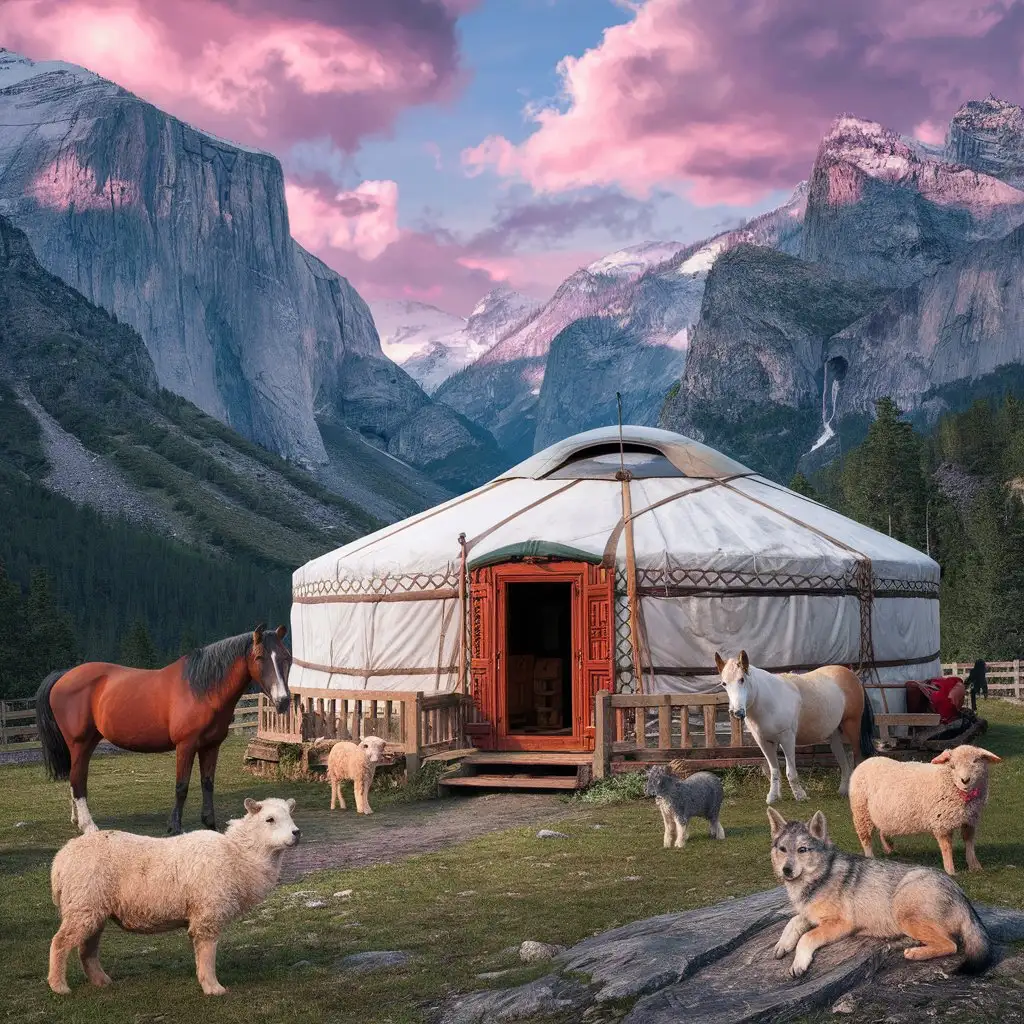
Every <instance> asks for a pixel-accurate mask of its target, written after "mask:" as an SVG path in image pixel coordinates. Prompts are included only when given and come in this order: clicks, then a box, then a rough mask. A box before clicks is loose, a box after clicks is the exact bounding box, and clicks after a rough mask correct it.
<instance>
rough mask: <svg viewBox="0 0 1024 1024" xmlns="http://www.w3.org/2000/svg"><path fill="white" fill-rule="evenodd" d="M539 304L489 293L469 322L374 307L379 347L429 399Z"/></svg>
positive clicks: (411, 305) (415, 306)
mask: <svg viewBox="0 0 1024 1024" xmlns="http://www.w3.org/2000/svg"><path fill="white" fill-rule="evenodd" d="M538 305H539V304H538V303H537V302H535V301H534V300H533V299H528V298H527V297H526V296H525V295H520V294H519V293H518V292H516V291H513V290H512V289H511V288H509V287H507V286H505V285H499V286H498V287H497V288H494V289H492V290H491V291H490V292H488V293H487V294H486V295H485V296H484V297H483V298H482V299H481V300H480V301H479V302H478V303H477V305H476V307H475V308H474V310H473V312H472V313H471V314H470V315H469V318H468V319H464V318H463V317H459V316H455V315H454V314H452V313H446V312H444V311H443V310H440V309H438V308H437V307H436V306H429V305H427V304H426V303H423V302H410V301H403V300H392V301H388V302H379V303H374V304H373V306H372V310H373V318H374V322H375V324H376V325H377V330H378V331H379V332H380V336H381V345H382V347H383V349H384V351H385V353H386V354H387V355H388V357H389V358H391V359H394V361H395V362H396V363H399V364H400V365H401V366H402V368H403V369H404V370H405V371H406V372H407V373H408V374H409V375H410V376H411V377H412V378H413V379H414V380H415V381H416V382H417V383H418V384H419V385H420V386H421V387H422V388H423V390H424V391H426V392H427V394H433V393H434V392H435V391H436V390H437V389H438V388H439V387H440V386H441V384H443V383H444V381H446V380H447V379H448V378H449V377H450V376H452V374H454V373H457V372H458V371H459V370H461V369H462V368H463V367H465V366H467V365H469V363H471V362H473V361H474V360H475V359H477V358H478V357H479V356H480V355H482V354H483V353H484V352H486V351H487V349H489V348H490V347H491V346H492V345H494V344H495V343H496V342H497V341H499V340H500V339H501V338H503V337H504V336H505V335H506V334H508V333H509V332H510V331H511V330H513V329H514V328H515V327H516V326H518V324H519V323H520V322H521V321H522V320H523V319H524V318H525V317H527V316H529V315H530V314H531V313H532V312H533V311H534V310H535V309H536V308H537V307H538Z"/></svg>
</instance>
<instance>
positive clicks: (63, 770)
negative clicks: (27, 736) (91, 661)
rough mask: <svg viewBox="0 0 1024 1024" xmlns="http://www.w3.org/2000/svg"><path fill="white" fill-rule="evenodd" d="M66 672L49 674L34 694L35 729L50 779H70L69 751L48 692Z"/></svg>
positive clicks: (64, 670)
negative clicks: (37, 731)
mask: <svg viewBox="0 0 1024 1024" xmlns="http://www.w3.org/2000/svg"><path fill="white" fill-rule="evenodd" d="M67 671H68V670H67V669H62V670H61V671H60V672H51V673H50V674H49V675H48V676H47V677H46V678H45V679H44V680H43V682H42V685H41V686H40V687H39V691H38V692H37V693H36V727H37V728H38V730H39V739H40V741H41V742H42V744H43V764H44V765H46V774H47V775H48V776H49V777H50V778H51V779H67V778H70V777H71V751H70V750H69V749H68V744H67V740H65V739H64V734H63V733H62V732H61V731H60V726H59V725H58V724H57V719H56V717H55V716H54V714H53V708H52V707H51V706H50V691H51V690H52V689H53V687H54V684H55V683H56V682H57V680H58V679H60V678H61V677H62V676H64V675H66V674H67Z"/></svg>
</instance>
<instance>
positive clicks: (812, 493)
mask: <svg viewBox="0 0 1024 1024" xmlns="http://www.w3.org/2000/svg"><path fill="white" fill-rule="evenodd" d="M789 489H790V490H791V491H796V493H797V494H802V495H803V496H804V497H805V498H815V499H816V498H817V497H818V492H817V491H816V490H815V489H814V487H813V486H812V485H811V481H810V480H808V479H807V477H805V476H804V475H803V473H801V472H800V471H799V470H797V471H796V472H795V473H794V474H793V479H792V480H790V481H789Z"/></svg>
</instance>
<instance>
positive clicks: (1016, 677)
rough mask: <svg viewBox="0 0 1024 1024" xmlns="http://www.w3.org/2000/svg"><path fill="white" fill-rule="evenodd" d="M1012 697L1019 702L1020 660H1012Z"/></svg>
mask: <svg viewBox="0 0 1024 1024" xmlns="http://www.w3.org/2000/svg"><path fill="white" fill-rule="evenodd" d="M1013 695H1014V697H1015V698H1016V699H1017V700H1020V658H1014V659H1013Z"/></svg>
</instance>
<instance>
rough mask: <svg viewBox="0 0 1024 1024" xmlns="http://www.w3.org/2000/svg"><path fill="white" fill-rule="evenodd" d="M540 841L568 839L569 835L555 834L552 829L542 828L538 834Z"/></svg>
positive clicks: (563, 833)
mask: <svg viewBox="0 0 1024 1024" xmlns="http://www.w3.org/2000/svg"><path fill="white" fill-rule="evenodd" d="M537 838H538V839H568V838H569V837H568V835H566V833H565V832H555V831H553V830H552V829H550V828H542V829H541V830H540V831H539V832H538V833H537Z"/></svg>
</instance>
